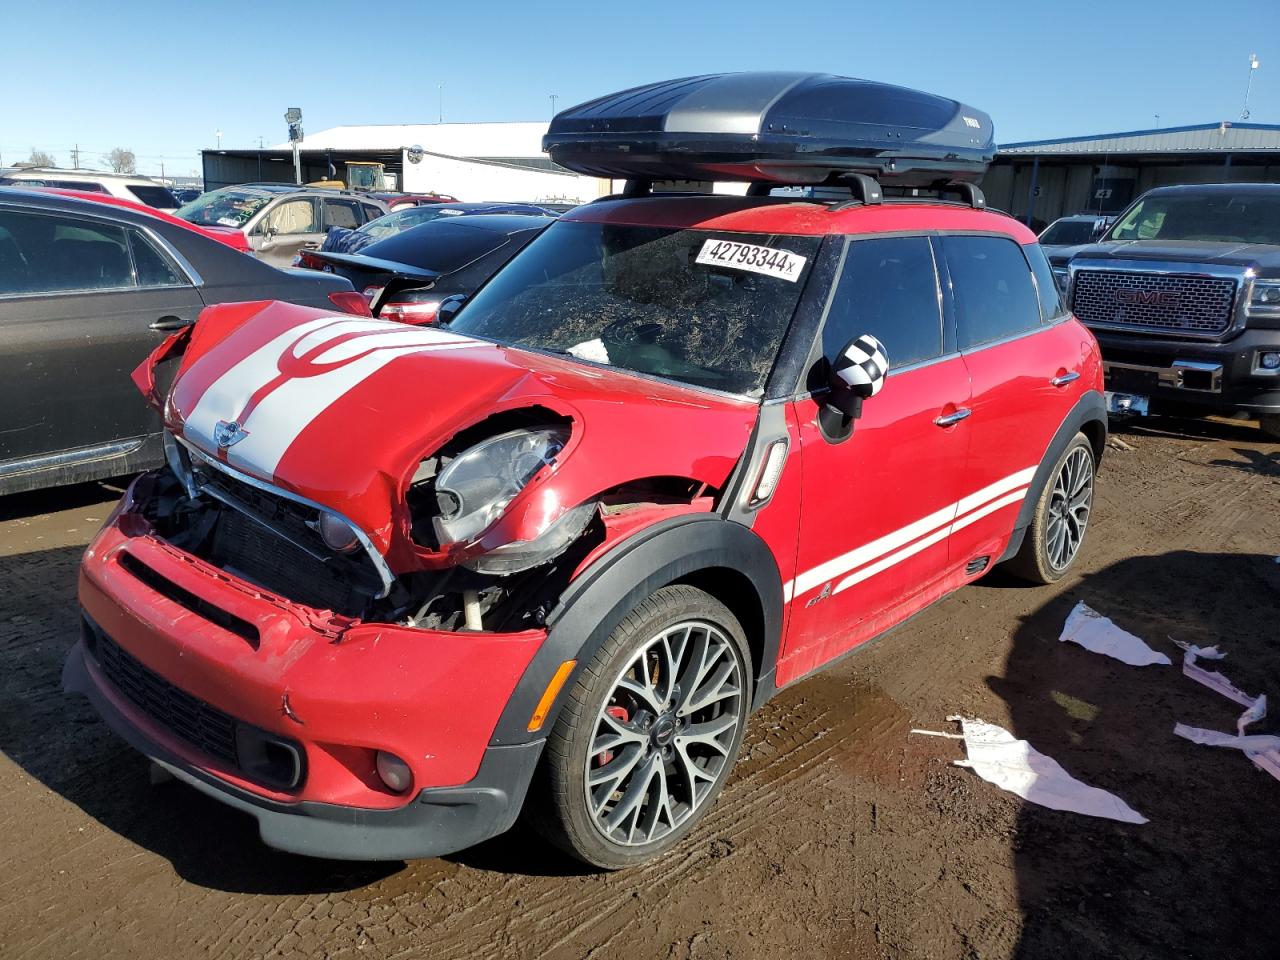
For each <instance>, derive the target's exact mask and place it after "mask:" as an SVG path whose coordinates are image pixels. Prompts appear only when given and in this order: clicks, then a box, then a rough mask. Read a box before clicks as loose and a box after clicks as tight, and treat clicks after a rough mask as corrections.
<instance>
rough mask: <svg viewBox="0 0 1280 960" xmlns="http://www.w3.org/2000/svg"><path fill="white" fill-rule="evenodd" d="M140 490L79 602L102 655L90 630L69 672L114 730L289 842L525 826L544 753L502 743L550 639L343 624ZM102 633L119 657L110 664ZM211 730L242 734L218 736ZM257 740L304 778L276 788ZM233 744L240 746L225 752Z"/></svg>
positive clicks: (342, 854) (354, 852) (357, 851)
mask: <svg viewBox="0 0 1280 960" xmlns="http://www.w3.org/2000/svg"><path fill="white" fill-rule="evenodd" d="M132 497H133V489H132V488H131V490H130V492H129V493H128V494H126V497H125V500H124V501H123V502H122V505H121V509H120V511H119V513H118V514H117V515H114V516H113V517H112V519H111V520H110V521H108V523H107V525H106V526H105V527H104V528H103V530H102V531H101V532H100V533H99V534H98V536H97V538H96V539H95V540H94V542H93V543H92V544H91V545H90V547H89V549H88V550H87V551H86V553H85V557H84V560H83V563H82V565H81V572H80V602H81V606H82V607H83V609H84V611H85V616H86V633H85V637H86V638H89V640H90V642H91V645H92V647H93V650H92V651H91V650H90V649H89V646H87V645H86V641H85V639H83V638H82V640H81V642H80V643H78V644H77V645H76V647H75V648H74V650H73V651H72V653H71V656H70V658H69V659H68V661H67V667H66V672H65V674H64V685H65V686H66V688H67V689H68V690H69V691H72V692H75V693H80V694H83V695H85V696H88V697H89V699H90V700H91V701H92V702H93V703H94V705H95V706H96V707H97V709H98V711H99V712H100V713H101V714H102V716H103V718H104V719H105V720H106V721H107V723H108V724H109V725H110V726H111V727H112V729H114V730H115V731H116V732H117V733H119V734H121V736H123V737H124V738H125V739H126V740H127V741H129V742H130V743H131V744H133V745H134V746H135V747H136V748H137V749H139V750H140V751H141V752H142V753H144V754H146V755H147V756H149V757H151V758H152V759H154V760H156V761H157V762H158V763H161V764H163V765H164V766H165V767H167V768H169V769H170V770H172V771H173V772H174V773H175V774H176V775H177V776H179V777H180V778H181V779H183V780H185V781H186V782H188V783H190V784H192V785H193V786H195V787H197V788H198V789H200V790H203V791H205V792H206V793H210V794H211V795H213V796H215V797H217V798H218V799H220V800H223V801H224V802H226V803H228V804H230V805H232V806H235V807H239V808H241V809H243V810H246V811H247V812H249V813H251V814H253V815H254V816H255V817H257V819H258V821H259V824H260V831H261V834H262V838H263V840H264V841H265V842H266V843H268V844H269V845H271V846H274V847H278V848H280V849H284V850H290V851H293V852H297V853H306V854H311V855H313V856H327V857H337V858H353V859H402V858H407V857H421V856H434V855H438V854H441V853H446V852H450V851H453V850H459V849H462V848H463V847H466V846H469V845H471V844H473V843H475V842H477V841H478V840H481V839H484V838H485V837H488V836H493V835H495V834H497V833H500V832H502V831H503V830H505V829H507V827H509V826H510V824H511V823H512V821H513V820H514V819H515V817H516V815H517V814H518V812H519V809H520V805H521V803H522V801H523V798H524V793H525V790H526V788H527V784H528V780H529V777H530V775H531V773H532V770H533V766H534V764H535V763H536V761H537V757H538V754H539V753H540V751H541V745H542V744H541V741H534V742H532V743H526V744H522V745H520V746H518V747H516V746H511V747H506V746H504V747H497V746H490V741H491V740H492V738H493V734H494V730H495V728H496V726H497V723H498V719H499V717H500V716H501V715H502V712H503V710H504V709H505V708H506V706H507V703H508V702H509V701H510V699H511V697H512V694H513V693H514V691H515V689H516V686H517V684H518V683H519V681H520V678H521V676H522V675H523V674H524V672H525V669H526V667H527V666H528V664H529V662H530V661H531V660H532V658H533V656H534V654H535V653H536V652H537V650H538V648H539V647H540V646H541V645H542V643H543V641H544V640H545V639H546V633H545V631H541V630H534V631H524V632H521V633H509V634H500V633H481V632H475V633H450V632H447V631H427V630H419V629H414V628H409V627H404V626H399V625H396V624H378V623H368V624H362V623H353V622H345V623H337V622H336V621H335V620H334V619H333V618H332V617H331V616H330V615H327V614H324V613H322V612H320V611H316V610H314V609H312V608H308V607H303V606H301V605H298V604H294V603H291V602H290V601H288V600H286V599H284V598H281V597H278V596H274V595H272V594H269V593H266V592H264V591H262V590H261V589H259V588H257V587H255V586H253V585H252V584H249V583H247V582H246V581H243V580H239V579H238V578H236V577H234V576H231V575H229V574H228V573H226V572H224V571H222V570H219V569H217V568H215V567H212V566H211V565H209V564H206V563H204V562H203V561H201V560H200V559H199V558H197V557H195V556H193V555H191V554H188V553H186V552H184V551H182V550H179V549H178V548H176V547H174V546H173V545H172V544H169V543H167V542H165V541H164V540H163V539H161V538H160V537H158V536H157V535H156V534H155V533H154V531H153V530H152V529H151V528H150V526H149V524H148V523H147V522H146V520H145V519H144V518H143V517H142V516H141V515H140V514H138V513H136V512H134V511H133V500H132ZM100 637H105V638H108V639H109V641H110V646H111V648H112V650H113V651H115V653H114V654H113V657H114V658H115V659H114V661H109V660H107V659H102V660H100V659H98V658H101V657H102V656H103V654H104V650H103V648H102V647H101V646H100V644H101V641H100V640H99V639H98V638H100ZM121 660H124V661H127V663H128V664H129V665H130V670H131V672H127V673H124V674H122V673H121V672H120V670H119V663H120V661H121ZM112 663H114V664H115V666H114V667H112ZM109 668H110V669H109ZM108 672H110V676H108ZM113 678H114V680H113ZM157 690H159V692H157ZM157 704H159V705H160V706H157ZM193 712H194V714H195V715H196V720H195V721H193V720H192V714H193ZM210 722H212V723H214V724H215V725H216V724H219V723H220V724H224V725H225V724H231V725H232V727H233V731H232V733H230V734H226V733H225V730H224V731H223V733H224V740H223V741H218V740H217V738H216V737H213V738H211V739H208V740H206V739H204V738H203V736H202V733H203V732H204V731H205V730H206V729H207V725H208V723H210ZM201 724H205V725H206V726H201ZM242 730H243V731H248V732H250V733H251V734H252V735H253V736H255V737H266V738H275V739H276V740H277V741H278V742H281V743H286V744H288V745H289V746H290V749H293V750H296V752H297V753H298V754H299V755H300V762H299V764H298V766H299V769H300V771H301V774H300V776H299V777H298V778H297V781H296V782H290V783H283V782H282V781H277V782H275V783H272V782H271V780H270V779H264V778H263V777H261V776H258V775H257V773H258V771H257V770H256V769H255V768H254V766H253V764H251V763H243V762H238V761H240V760H242V759H243V756H242V755H241V754H237V753H236V751H237V749H238V745H239V744H240V743H241V742H242V739H241V738H240V736H239V734H240V732H241V731H242ZM228 741H229V742H232V743H234V744H236V745H237V746H236V747H233V748H232V749H230V750H219V749H217V744H218V743H219V742H223V743H225V742H228ZM211 743H212V744H213V746H210V744H211ZM379 750H384V751H388V752H390V753H394V754H395V755H396V756H398V757H400V758H402V759H403V760H404V761H405V762H406V763H407V764H408V766H409V768H410V770H411V771H412V777H413V782H412V785H411V786H410V788H409V789H408V790H407V791H405V792H404V793H396V792H394V791H392V790H390V789H389V788H388V787H386V785H385V784H384V783H383V782H382V781H381V779H380V778H379V776H378V774H377V772H376V760H375V758H376V754H377V751H379Z"/></svg>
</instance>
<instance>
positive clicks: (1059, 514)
mask: <svg viewBox="0 0 1280 960" xmlns="http://www.w3.org/2000/svg"><path fill="white" fill-rule="evenodd" d="M1092 506H1093V456H1092V454H1091V453H1090V452H1089V450H1088V449H1086V448H1085V447H1076V448H1075V449H1074V450H1072V451H1071V453H1070V455H1069V456H1068V457H1067V459H1066V461H1065V462H1064V463H1063V464H1062V468H1061V469H1060V470H1059V471H1058V476H1057V478H1056V479H1055V480H1054V483H1053V493H1052V494H1051V495H1050V498H1049V523H1048V530H1047V535H1046V537H1045V551H1046V553H1047V554H1048V558H1047V559H1048V561H1049V563H1050V565H1051V566H1052V567H1053V569H1054V570H1065V569H1066V568H1067V567H1068V566H1069V565H1070V564H1071V561H1072V560H1074V559H1075V556H1076V553H1078V552H1079V550H1080V544H1081V543H1083V542H1084V531H1085V528H1086V527H1087V526H1088V525H1089V511H1090V509H1091V507H1092Z"/></svg>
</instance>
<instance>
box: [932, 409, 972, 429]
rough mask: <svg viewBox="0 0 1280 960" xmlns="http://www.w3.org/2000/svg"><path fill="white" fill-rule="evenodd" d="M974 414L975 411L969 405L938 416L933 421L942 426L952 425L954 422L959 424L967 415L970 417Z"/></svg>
mask: <svg viewBox="0 0 1280 960" xmlns="http://www.w3.org/2000/svg"><path fill="white" fill-rule="evenodd" d="M972 415H973V411H972V410H970V409H969V408H968V407H961V408H960V409H959V410H957V411H956V412H955V413H948V414H944V415H943V416H941V417H938V418H937V419H936V420H934V421H933V422H934V423H936V424H937V425H938V426H940V427H950V426H952V425H953V424H957V423H959V422H960V421H961V420H964V419H965V418H966V417H970V416H972Z"/></svg>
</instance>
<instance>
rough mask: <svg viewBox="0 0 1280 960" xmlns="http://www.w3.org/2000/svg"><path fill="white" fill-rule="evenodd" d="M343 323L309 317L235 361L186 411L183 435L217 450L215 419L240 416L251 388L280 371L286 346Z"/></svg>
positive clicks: (204, 359)
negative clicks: (317, 331)
mask: <svg viewBox="0 0 1280 960" xmlns="http://www.w3.org/2000/svg"><path fill="white" fill-rule="evenodd" d="M343 322H344V321H341V320H338V319H337V318H335V317H332V316H325V317H317V318H316V319H314V320H308V321H307V322H306V323H300V324H298V325H297V326H296V327H290V328H289V329H288V330H286V331H285V332H284V333H282V334H280V335H279V336H278V337H276V338H275V339H274V340H271V341H269V342H267V343H265V344H263V345H262V346H261V347H259V348H258V349H257V350H255V351H253V353H251V354H249V355H248V356H247V357H245V358H243V359H242V360H237V361H236V362H235V363H234V364H232V365H231V367H230V369H228V370H227V372H226V373H224V374H222V375H221V376H220V377H218V379H217V380H214V381H213V382H212V383H211V384H209V386H208V387H207V388H206V389H205V392H204V393H203V394H202V395H201V397H200V399H199V400H197V401H196V405H195V406H194V407H192V408H191V410H190V411H189V412H188V413H187V414H186V417H185V420H184V422H183V425H182V432H183V434H184V435H185V436H186V437H187V438H188V439H189V440H191V441H192V442H194V443H197V444H199V445H200V446H201V447H203V448H204V449H206V450H210V451H212V450H217V449H218V445H217V443H216V442H215V441H214V439H213V430H214V427H216V426H217V424H218V421H219V420H234V419H235V418H236V417H238V416H240V411H241V410H243V409H244V405H245V403H246V402H247V401H248V398H249V397H251V396H252V395H253V391H255V390H257V389H258V388H259V387H261V386H262V385H264V384H266V383H269V382H270V381H271V379H272V378H273V377H275V376H276V375H277V374H278V373H279V372H280V367H279V360H280V355H281V354H282V353H284V352H285V350H287V349H289V346H290V344H293V343H295V342H297V341H298V338H299V337H305V336H306V335H307V334H308V333H310V332H312V331H315V330H319V329H321V328H322V327H326V326H332V325H334V324H338V323H343ZM201 360H202V362H203V363H213V362H214V361H213V360H212V359H211V358H209V357H207V356H206V357H202V358H201Z"/></svg>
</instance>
